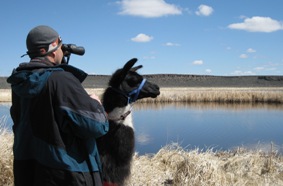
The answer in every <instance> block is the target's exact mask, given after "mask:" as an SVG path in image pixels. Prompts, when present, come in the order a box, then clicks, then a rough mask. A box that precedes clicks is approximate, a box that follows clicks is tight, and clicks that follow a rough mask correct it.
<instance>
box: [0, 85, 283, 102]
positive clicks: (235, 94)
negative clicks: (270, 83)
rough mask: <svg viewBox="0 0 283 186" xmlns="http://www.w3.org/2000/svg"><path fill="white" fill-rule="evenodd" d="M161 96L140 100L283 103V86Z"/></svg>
mask: <svg viewBox="0 0 283 186" xmlns="http://www.w3.org/2000/svg"><path fill="white" fill-rule="evenodd" d="M86 91H87V92H88V93H89V94H93V93H95V94H97V95H98V96H100V97H101V95H102V93H103V91H104V89H103V88H94V89H86ZM160 92H161V94H160V96H158V97H157V98H156V99H152V98H148V99H143V100H140V102H149V103H150V102H154V103H172V102H186V103H191V102H218V103H283V87H258V88H236V87H234V88H231V87H223V88H219V87H213V88H201V87H194V88H180V87H178V88H177V87H176V88H161V89H160ZM10 101H11V91H10V90H8V89H1V91H0V102H10Z"/></svg>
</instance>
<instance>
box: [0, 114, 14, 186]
mask: <svg viewBox="0 0 283 186" xmlns="http://www.w3.org/2000/svg"><path fill="white" fill-rule="evenodd" d="M6 121H7V117H6V116H2V117H1V118H0V185H3V186H5V185H12V184H13V179H14V176H13V152H12V146H13V135H12V134H11V132H9V131H8V130H7V128H6V126H5V125H6V123H7V122H6Z"/></svg>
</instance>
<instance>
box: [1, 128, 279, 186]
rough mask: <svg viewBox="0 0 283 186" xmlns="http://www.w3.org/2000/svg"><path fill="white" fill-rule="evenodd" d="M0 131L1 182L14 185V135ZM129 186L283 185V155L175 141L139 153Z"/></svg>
mask: <svg viewBox="0 0 283 186" xmlns="http://www.w3.org/2000/svg"><path fill="white" fill-rule="evenodd" d="M2 127H3V126H1V133H0V139H1V143H0V170H1V177H0V185H9V186H10V185H13V172H12V167H13V161H12V159H13V154H12V144H13V134H12V133H11V132H10V133H9V132H7V131H5V130H3V128H2ZM127 185H128V186H139V185H140V186H143V185H154V186H157V185H167V186H169V185H176V186H177V185H178V186H179V185H190V186H194V185H203V186H206V185H209V186H210V185H215V186H218V185H219V186H220V185H239V186H240V185H241V186H244V185H249V186H250V185H275V186H276V185H283V157H282V155H279V154H277V153H276V151H275V150H274V149H273V148H272V146H271V149H270V151H269V152H263V151H261V150H253V151H248V150H246V149H243V148H238V149H236V150H233V151H217V152H214V151H213V150H212V149H211V150H207V151H201V150H200V149H194V150H185V149H183V148H181V147H180V146H179V145H178V144H171V145H168V146H166V147H164V148H162V149H160V150H159V152H157V153H156V154H147V155H142V156H139V155H138V154H136V155H135V156H134V160H133V163H132V174H131V177H130V179H129V180H128V182H127Z"/></svg>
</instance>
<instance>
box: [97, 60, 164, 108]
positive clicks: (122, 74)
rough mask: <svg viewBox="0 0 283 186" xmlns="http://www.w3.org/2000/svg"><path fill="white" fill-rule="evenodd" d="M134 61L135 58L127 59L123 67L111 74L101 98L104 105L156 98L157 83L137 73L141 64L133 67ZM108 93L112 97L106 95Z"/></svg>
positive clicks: (157, 91)
mask: <svg viewBox="0 0 283 186" xmlns="http://www.w3.org/2000/svg"><path fill="white" fill-rule="evenodd" d="M136 62H137V59H136V58H133V59H131V60H129V61H128V62H127V63H126V64H125V65H124V67H123V68H121V69H118V70H117V71H116V72H115V73H114V74H113V75H112V77H111V78H110V81H109V84H108V85H109V88H108V89H107V90H106V92H105V94H104V98H103V100H104V102H105V101H106V103H105V104H107V105H105V104H104V106H108V105H109V104H111V105H115V107H123V106H126V105H127V104H129V103H132V102H135V101H136V100H139V99H142V98H148V97H151V98H156V97H157V96H158V95H159V94H160V91H159V87H158V85H156V84H154V83H151V82H149V81H147V80H146V79H145V78H144V77H143V76H142V75H140V74H138V73H137V70H138V69H140V68H142V65H139V66H136V67H134V65H135V63H136ZM110 93H111V94H112V95H111V97H112V98H109V97H110V96H107V95H109V94H110ZM118 97H119V98H118ZM107 102H108V103H107ZM106 109H107V108H106ZM110 110H112V109H110Z"/></svg>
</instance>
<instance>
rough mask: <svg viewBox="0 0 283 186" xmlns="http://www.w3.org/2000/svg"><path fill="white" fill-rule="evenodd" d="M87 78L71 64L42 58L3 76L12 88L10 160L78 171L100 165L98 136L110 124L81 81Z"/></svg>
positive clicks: (105, 131) (95, 167) (90, 170)
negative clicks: (53, 62) (60, 63)
mask: <svg viewBox="0 0 283 186" xmlns="http://www.w3.org/2000/svg"><path fill="white" fill-rule="evenodd" d="M85 78H86V74H85V73H84V72H83V71H81V70H79V69H77V68H75V67H72V66H70V65H57V66H54V65H53V64H52V63H50V62H48V61H46V60H45V59H35V60H32V61H31V62H29V63H23V64H21V65H20V66H19V67H18V68H17V69H15V70H14V71H13V73H12V75H11V76H10V77H9V78H8V79H7V82H8V83H10V84H11V88H12V106H11V110H10V112H11V117H12V119H13V122H14V125H13V132H14V146H13V151H14V164H15V163H17V162H23V161H27V162H36V163H38V164H40V165H41V166H43V167H46V168H48V169H54V170H64V171H69V172H82V173H87V172H96V171H100V170H101V168H100V160H99V154H98V150H97V145H96V139H97V138H99V137H101V136H103V135H105V134H106V133H107V131H108V127H109V126H108V121H107V117H106V113H105V111H104V108H103V107H102V106H101V104H100V103H99V102H98V101H96V100H94V99H92V98H90V96H89V95H88V94H87V92H86V91H85V90H84V88H83V87H82V85H81V82H82V81H83V80H84V79H85ZM25 165H27V164H25ZM30 166H32V165H30ZM23 168H24V167H23ZM26 168H28V167H26ZM27 171H28V170H27ZM15 176H17V175H15Z"/></svg>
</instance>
